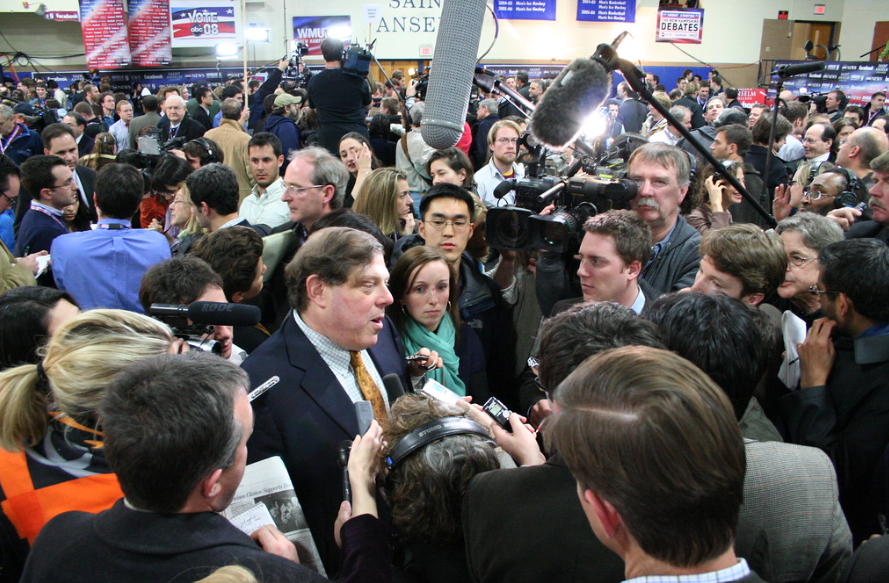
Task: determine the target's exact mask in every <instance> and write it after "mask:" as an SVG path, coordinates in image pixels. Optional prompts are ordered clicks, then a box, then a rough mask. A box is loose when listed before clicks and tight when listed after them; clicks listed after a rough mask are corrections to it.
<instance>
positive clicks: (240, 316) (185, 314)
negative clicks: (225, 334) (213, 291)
mask: <svg viewBox="0 0 889 583" xmlns="http://www.w3.org/2000/svg"><path fill="white" fill-rule="evenodd" d="M148 311H149V313H150V314H151V315H152V316H172V317H179V318H188V319H189V320H191V321H192V322H194V323H195V324H207V325H213V326H254V325H256V324H258V323H259V320H260V318H261V317H262V311H261V310H260V309H259V308H258V307H256V306H247V305H242V304H230V303H227V302H192V304H191V305H188V306H180V305H176V304H151V308H149V310H148Z"/></svg>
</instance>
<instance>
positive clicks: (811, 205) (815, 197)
mask: <svg viewBox="0 0 889 583" xmlns="http://www.w3.org/2000/svg"><path fill="white" fill-rule="evenodd" d="M848 188H849V179H848V178H847V177H846V175H845V174H844V173H843V172H841V171H837V170H827V171H825V172H822V173H821V174H819V175H818V176H816V177H815V179H814V180H812V183H811V184H810V185H809V186H807V187H805V188H804V189H803V201H802V202H803V207H802V209H801V210H802V212H810V213H817V214H819V215H821V216H823V217H826V216H827V213H829V212H830V211H831V210H833V208H834V200H836V197H837V196H838V195H839V194H840V193H841V192H843V191H844V190H848Z"/></svg>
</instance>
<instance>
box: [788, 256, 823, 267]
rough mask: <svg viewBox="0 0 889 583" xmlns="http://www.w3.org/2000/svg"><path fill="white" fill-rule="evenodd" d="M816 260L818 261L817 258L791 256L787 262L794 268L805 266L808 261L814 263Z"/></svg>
mask: <svg viewBox="0 0 889 583" xmlns="http://www.w3.org/2000/svg"><path fill="white" fill-rule="evenodd" d="M816 259H818V258H817V257H803V256H802V255H791V256H790V257H789V258H788V261H790V264H791V265H793V266H794V267H802V266H804V265H806V264H807V263H809V262H810V261H814V260H816Z"/></svg>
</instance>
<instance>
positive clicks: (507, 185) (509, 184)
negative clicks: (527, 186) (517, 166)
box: [493, 178, 515, 200]
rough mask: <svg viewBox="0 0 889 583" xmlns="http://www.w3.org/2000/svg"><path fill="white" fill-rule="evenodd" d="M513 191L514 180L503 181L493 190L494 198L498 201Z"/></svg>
mask: <svg viewBox="0 0 889 583" xmlns="http://www.w3.org/2000/svg"><path fill="white" fill-rule="evenodd" d="M513 190H515V178H511V179H509V180H504V181H503V182H501V183H500V184H498V185H497V186H496V187H495V188H494V193H493V194H494V198H496V199H497V200H500V199H501V198H503V197H504V196H506V195H507V194H509V193H510V192H512V191H513Z"/></svg>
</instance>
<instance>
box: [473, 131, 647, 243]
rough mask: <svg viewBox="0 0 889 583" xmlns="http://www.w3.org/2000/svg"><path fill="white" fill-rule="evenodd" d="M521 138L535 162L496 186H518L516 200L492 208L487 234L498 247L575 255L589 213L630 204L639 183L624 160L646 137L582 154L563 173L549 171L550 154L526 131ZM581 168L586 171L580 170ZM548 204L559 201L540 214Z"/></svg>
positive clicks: (504, 190) (500, 191)
mask: <svg viewBox="0 0 889 583" xmlns="http://www.w3.org/2000/svg"><path fill="white" fill-rule="evenodd" d="M519 142H520V143H519V145H520V146H522V145H524V146H525V147H527V148H528V151H529V152H530V153H531V156H530V158H529V159H530V160H531V163H529V164H528V176H527V177H526V178H523V179H521V180H506V181H504V182H502V183H500V185H499V186H498V187H497V188H496V189H495V190H494V196H495V197H497V198H503V197H504V196H506V195H507V194H508V193H509V192H512V191H515V203H514V204H511V205H506V206H502V207H495V208H492V209H490V210H488V217H487V222H486V225H485V229H486V230H485V233H486V235H487V239H488V244H489V245H490V246H491V247H493V248H495V249H514V250H521V251H527V250H530V249H543V250H547V251H555V252H559V253H568V254H571V255H573V254H574V253H575V252H576V251H577V249H578V248H579V247H580V240H581V239H582V238H583V224H584V222H586V220H587V219H588V218H590V217H592V216H595V215H597V214H599V213H602V212H606V211H609V210H611V209H627V208H630V201H631V200H633V199H634V198H635V197H636V193H637V188H636V183H635V182H634V181H632V180H630V179H628V178H626V173H627V163H626V160H627V159H629V156H630V154H631V153H632V150H633V149H635V147H637V146H638V145H639V144H641V143H644V140H643V141H639V142H638V143H637V142H636V141H633V140H624V141H622V142H619V143H616V144H615V146H612V148H610V149H608V150H606V151H605V152H603V153H602V154H601V155H599V156H598V157H595V158H594V157H591V156H581V157H578V158H577V159H575V161H574V163H573V164H572V165H571V166H570V167H569V168H568V169H567V171H565V173H564V176H559V175H556V176H547V175H546V158H547V156H548V155H549V153H548V151H547V149H546V148H545V147H543V146H542V145H541V144H535V143H533V140H532V138H531V136H530V134H529V133H528V132H525V133H524V134H523V135H522V137H521V138H520V140H519ZM577 154H578V153H577V152H575V155H577ZM580 170H583V175H578V172H579V171H580ZM550 205H555V208H554V209H553V210H552V212H550V213H547V214H541V213H542V212H543V211H544V209H545V208H546V207H548V206H550Z"/></svg>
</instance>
